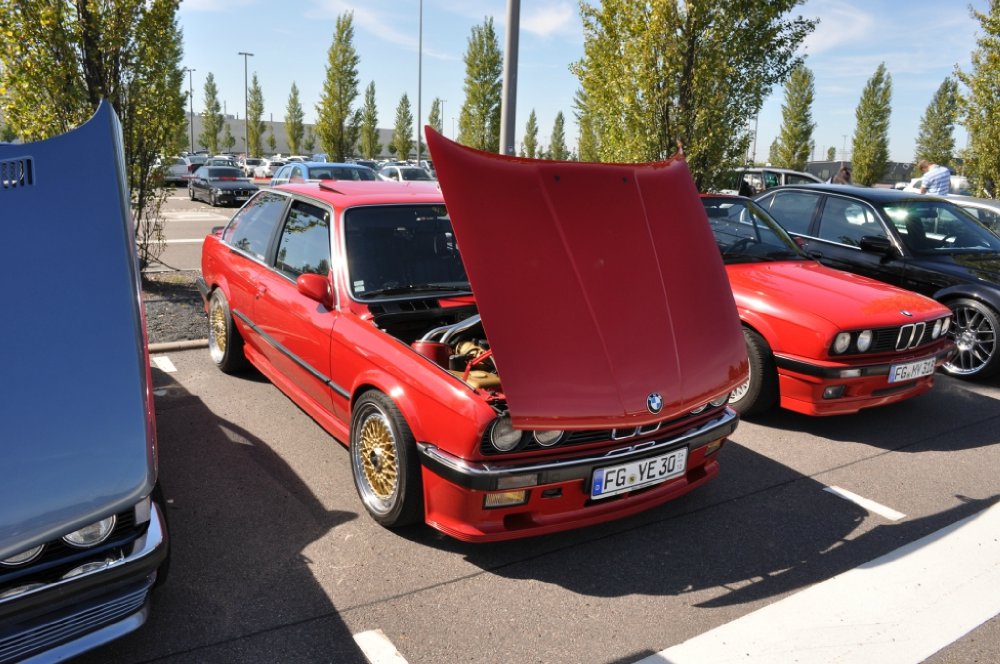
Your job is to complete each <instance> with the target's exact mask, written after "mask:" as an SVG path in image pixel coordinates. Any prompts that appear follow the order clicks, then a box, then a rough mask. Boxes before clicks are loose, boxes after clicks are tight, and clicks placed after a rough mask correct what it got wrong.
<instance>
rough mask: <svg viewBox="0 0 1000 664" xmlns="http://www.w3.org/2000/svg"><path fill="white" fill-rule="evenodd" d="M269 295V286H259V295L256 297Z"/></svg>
mask: <svg viewBox="0 0 1000 664" xmlns="http://www.w3.org/2000/svg"><path fill="white" fill-rule="evenodd" d="M266 294H267V286H257V295H256V296H255V297H257V298H260V297H261V296H263V295H266Z"/></svg>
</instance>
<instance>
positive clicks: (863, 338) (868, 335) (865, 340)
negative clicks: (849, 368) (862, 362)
mask: <svg viewBox="0 0 1000 664" xmlns="http://www.w3.org/2000/svg"><path fill="white" fill-rule="evenodd" d="M874 337H875V335H874V334H873V333H872V331H871V330H861V334H859V335H858V351H859V352H862V353H865V352H868V349H869V348H871V347H872V339H873V338H874Z"/></svg>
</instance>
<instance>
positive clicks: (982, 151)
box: [955, 0, 1000, 198]
mask: <svg viewBox="0 0 1000 664" xmlns="http://www.w3.org/2000/svg"><path fill="white" fill-rule="evenodd" d="M970 11H971V13H972V16H973V18H975V19H977V20H978V21H979V24H980V27H981V36H980V37H979V39H977V40H976V50H974V51H973V52H972V68H971V70H969V71H962V70H958V71H956V72H955V75H956V76H957V77H958V80H959V81H960V82H961V83H962V85H964V86H965V88H966V89H965V91H964V92H963V93H962V94H961V96H960V97H959V113H960V116H961V119H962V124H963V125H965V129H966V131H968V132H969V148H968V150H966V155H965V172H966V174H967V175H968V176H969V179H970V180H971V182H972V186H973V190H974V191H976V192H977V195H979V194H985V195H986V196H989V197H991V198H998V197H1000V0H990V7H989V11H988V12H979V11H976V10H974V9H972V10H970Z"/></svg>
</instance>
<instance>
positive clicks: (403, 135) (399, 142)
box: [392, 92, 413, 160]
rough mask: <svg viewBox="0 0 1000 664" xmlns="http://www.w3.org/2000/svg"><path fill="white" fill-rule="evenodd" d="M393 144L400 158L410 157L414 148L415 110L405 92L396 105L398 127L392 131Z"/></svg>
mask: <svg viewBox="0 0 1000 664" xmlns="http://www.w3.org/2000/svg"><path fill="white" fill-rule="evenodd" d="M392 145H393V147H394V148H396V155H397V156H398V157H399V158H400V159H404V160H405V159H408V158H409V156H410V150H412V149H413V111H412V110H411V109H410V98H409V97H408V96H406V93H405V92H404V93H403V96H402V97H401V98H400V100H399V105H398V106H396V127H395V129H393V132H392Z"/></svg>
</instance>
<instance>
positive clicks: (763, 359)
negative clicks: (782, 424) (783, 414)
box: [729, 328, 778, 417]
mask: <svg viewBox="0 0 1000 664" xmlns="http://www.w3.org/2000/svg"><path fill="white" fill-rule="evenodd" d="M743 338H744V340H745V341H746V346H747V360H748V361H749V363H750V385H749V387H748V388H747V393H746V394H745V395H744V396H743V398H742V399H740V400H739V401H734V402H731V403H730V404H729V406H730V407H731V408H732V409H733V410H735V411H736V412H737V413H739V414H740V415H741V416H743V417H747V416H752V415H756V414H759V413H763V412H765V411H767V410H770V409H771V408H772V407H774V404H775V402H776V401H777V398H778V377H777V372H776V369H775V365H774V354H773V353H772V352H771V347H770V346H769V345H768V343H767V341H766V340H765V339H764V337H762V336H761V335H760V334H758V333H757V332H755V331H753V330H750V329H747V328H743Z"/></svg>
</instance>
